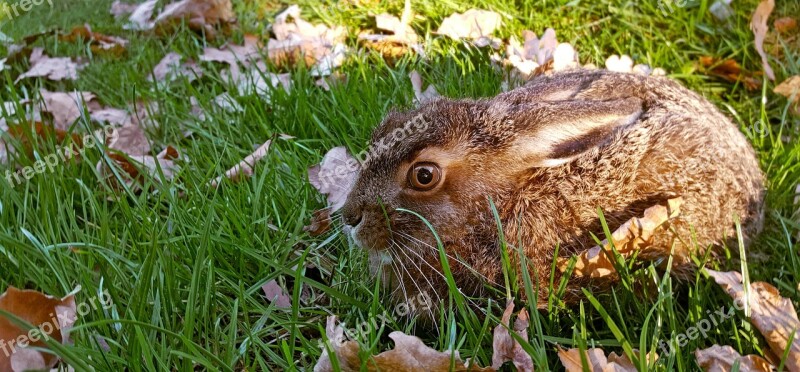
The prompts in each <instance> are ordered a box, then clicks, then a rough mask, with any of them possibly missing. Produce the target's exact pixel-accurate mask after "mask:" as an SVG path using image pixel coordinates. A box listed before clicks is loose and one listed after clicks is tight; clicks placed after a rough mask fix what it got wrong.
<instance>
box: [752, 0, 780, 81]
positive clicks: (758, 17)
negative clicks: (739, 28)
mask: <svg viewBox="0 0 800 372" xmlns="http://www.w3.org/2000/svg"><path fill="white" fill-rule="evenodd" d="M773 9H775V0H761V3H759V4H758V6H757V7H756V10H755V12H753V18H752V19H751V21H750V29H751V30H753V34H754V35H755V44H756V51H758V55H760V56H761V65H762V66H763V68H764V75H767V77H768V78H769V79H770V80H773V81H774V80H775V73H774V72H772V67H770V65H769V59H768V58H767V53H766V52H765V51H764V39H765V38H766V37H767V32H768V31H769V25H767V20H768V19H769V15H770V14H772V10H773Z"/></svg>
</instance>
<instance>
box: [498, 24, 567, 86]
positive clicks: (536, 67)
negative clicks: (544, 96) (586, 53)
mask: <svg viewBox="0 0 800 372" xmlns="http://www.w3.org/2000/svg"><path fill="white" fill-rule="evenodd" d="M522 38H523V42H522V44H520V42H519V41H518V40H517V38H516V37H514V36H512V37H511V38H510V39H509V41H508V45H507V46H506V51H505V52H506V54H505V56H504V57H503V58H501V57H500V55H499V54H497V53H495V54H494V55H492V61H493V62H495V63H499V64H501V65H502V66H511V67H513V69H514V73H515V74H517V75H518V76H516V77H518V78H521V79H522V80H527V79H530V78H531V77H533V76H537V75H541V74H543V73H546V72H549V71H550V70H552V71H562V70H567V69H570V68H576V67H580V64H579V63H578V53H577V52H576V51H575V49H574V48H573V47H572V45H571V44H569V43H559V42H558V40H557V39H556V32H555V30H553V29H552V28H548V29H547V30H545V32H544V33H543V34H542V38H541V39H539V37H537V36H536V34H535V33H534V32H532V31H528V30H525V31H522Z"/></svg>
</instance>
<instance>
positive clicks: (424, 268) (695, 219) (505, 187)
mask: <svg viewBox="0 0 800 372" xmlns="http://www.w3.org/2000/svg"><path fill="white" fill-rule="evenodd" d="M420 119H422V120H424V123H425V124H426V125H425V126H424V128H423V126H419V128H420V129H424V130H418V131H411V132H410V133H407V134H406V135H405V136H404V138H403V140H402V141H394V142H391V143H392V146H391V148H390V149H389V150H388V151H385V152H384V153H381V154H377V155H376V156H374V157H373V158H372V159H371V160H370V161H369V163H367V164H365V168H364V170H363V171H362V172H361V175H360V177H359V179H358V180H357V181H356V185H355V188H354V191H353V192H352V193H351V194H350V196H349V198H348V201H347V203H346V204H345V207H344V209H343V218H344V221H345V223H346V224H347V225H350V226H352V227H353V228H352V229H351V231H352V233H351V235H352V236H353V237H354V238H355V241H356V242H357V243H358V244H359V245H361V246H362V247H363V248H365V249H367V250H368V252H370V256H371V257H372V258H375V259H374V260H372V262H373V264H374V268H375V269H378V271H380V272H382V273H383V274H384V280H387V281H388V282H389V283H393V284H392V285H394V286H396V287H397V288H398V291H397V295H398V296H400V297H408V296H411V295H412V294H415V293H416V292H418V291H424V292H429V293H430V294H432V295H434V296H437V295H442V294H444V293H446V292H445V290H446V287H445V284H444V283H445V281H444V280H442V279H441V274H440V270H441V263H440V261H439V255H438V253H437V252H436V250H435V248H434V247H435V246H436V243H435V242H436V241H435V238H434V236H433V234H432V233H431V232H430V231H429V229H427V228H426V227H425V224H424V223H423V222H421V221H420V220H419V218H418V217H416V216H414V215H412V214H409V213H407V212H401V211H397V209H398V208H403V209H409V210H413V211H416V212H418V213H419V214H420V215H421V216H423V217H425V218H426V219H427V220H428V221H430V223H431V224H432V226H433V227H434V228H435V229H436V232H437V234H438V235H439V236H440V238H441V240H442V243H443V245H444V248H445V251H446V253H447V254H448V255H449V257H450V260H449V261H450V265H451V266H452V270H453V273H454V276H455V278H456V281H457V284H458V285H459V287H461V288H462V290H463V291H465V292H468V293H469V294H473V295H478V294H480V292H481V290H482V289H483V288H484V282H485V281H488V282H489V283H495V284H497V283H501V282H502V271H501V259H500V257H501V254H500V250H499V237H498V231H497V224H496V222H495V220H494V218H493V215H492V212H491V209H490V205H489V199H491V200H492V201H493V202H494V203H495V205H496V207H497V211H498V213H499V216H500V219H501V222H502V224H503V230H504V231H503V232H504V236H505V239H506V241H508V242H509V243H510V244H511V245H512V246H513V247H519V248H521V249H522V251H523V252H524V254H525V256H526V257H527V259H528V260H529V261H530V262H531V263H532V267H533V268H534V270H532V272H531V274H532V275H538V277H539V282H540V283H548V282H549V273H550V267H551V264H552V262H553V259H554V257H553V255H554V252H555V248H556V246H560V247H561V249H560V251H559V252H560V253H559V255H560V256H563V257H569V256H570V255H572V254H574V253H575V252H577V251H581V250H583V249H586V248H589V247H591V246H594V245H596V244H595V242H594V240H593V238H592V237H591V234H595V235H597V236H602V235H603V234H602V228H601V226H600V222H599V218H598V215H597V208H598V207H599V208H601V209H602V210H603V211H604V216H605V217H606V220H607V221H608V225H609V228H610V229H612V230H614V229H616V228H617V227H618V226H619V225H621V224H622V223H624V222H625V221H627V220H629V219H630V218H632V217H637V216H641V215H642V213H643V211H644V210H645V209H646V208H648V207H651V206H653V205H656V204H659V203H663V202H665V201H666V200H667V199H671V198H675V197H682V198H683V201H684V203H683V205H682V207H681V213H680V215H679V217H678V218H677V219H676V220H674V221H672V222H671V224H670V227H671V229H670V232H667V233H663V234H659V235H657V238H656V248H664V249H666V250H669V248H668V247H670V246H672V245H673V244H674V246H675V250H676V252H677V253H688V252H689V251H691V250H693V249H695V247H697V249H701V250H702V249H705V248H706V247H709V246H713V245H719V244H720V243H723V242H724V241H725V240H726V239H729V238H731V237H734V236H735V225H734V219H735V216H738V217H739V218H740V219H741V221H742V226H743V230H744V234H745V237H746V238H747V237H749V236H752V235H753V234H755V233H756V232H757V231H758V230H760V228H761V224H762V218H763V217H762V215H763V176H762V173H761V171H760V169H759V166H758V161H757V159H756V156H755V153H754V151H753V149H752V148H751V146H750V145H749V144H748V142H747V140H746V139H745V137H744V136H743V135H742V134H741V133H740V132H739V130H738V129H737V128H736V126H734V124H733V123H731V121H730V120H729V119H727V118H726V117H725V116H724V115H722V114H721V113H720V112H719V111H718V110H717V109H716V107H714V106H713V105H712V104H711V103H709V102H708V101H706V100H705V99H703V98H702V97H700V96H698V95H697V94H695V93H693V92H691V91H689V90H687V89H685V88H683V87H682V86H680V85H679V84H678V83H676V82H674V81H672V80H669V79H666V78H655V77H642V76H637V75H630V74H618V73H610V72H603V71H580V72H572V73H566V74H556V75H553V76H551V77H543V78H538V79H536V80H534V81H532V82H530V83H528V84H527V85H525V86H523V87H521V88H518V89H516V90H513V91H510V92H508V93H504V94H501V95H499V96H497V97H495V98H492V99H488V100H478V101H472V100H460V101H451V100H438V101H434V102H432V103H429V104H427V105H424V106H423V107H420V108H419V109H418V110H416V111H413V112H407V113H393V114H391V115H389V117H387V119H386V120H385V121H384V123H383V124H382V125H381V126H380V127H379V128H378V129H377V130H376V132H375V135H374V139H375V140H376V141H384V143H385V140H384V138H385V137H387V136H392V135H393V134H392V133H396V131H397V128H403V125H404V123H406V122H409V121H411V120H417V121H419V120H420ZM406 127H407V126H406ZM431 174H432V175H431ZM420 181H422V182H420ZM425 181H429V182H428V183H426V182H425ZM431 185H432V186H431ZM429 187H430V188H429ZM378 200H380V202H378ZM387 217H388V221H387ZM359 222H360V223H359ZM680 256H681V257H686V256H687V255H686V254H682V255H680ZM378 258H380V259H378ZM380 269H384V270H380ZM534 280H535V279H534ZM539 289H540V294H541V295H543V296H544V295H546V294H547V293H548V290H549V288H547V286H545V285H541V286H540V288H539ZM540 298H541V297H540Z"/></svg>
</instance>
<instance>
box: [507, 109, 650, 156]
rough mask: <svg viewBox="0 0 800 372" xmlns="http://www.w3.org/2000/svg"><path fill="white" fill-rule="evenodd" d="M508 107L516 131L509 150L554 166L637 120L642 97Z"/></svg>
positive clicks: (606, 138)
mask: <svg viewBox="0 0 800 372" xmlns="http://www.w3.org/2000/svg"><path fill="white" fill-rule="evenodd" d="M507 110H510V111H509V112H507V115H506V117H507V118H509V119H511V120H512V121H513V126H514V130H515V131H516V136H515V137H516V139H515V140H514V142H513V143H512V145H511V148H510V153H511V154H513V155H514V157H518V158H519V160H521V161H523V162H524V164H525V165H526V166H534V167H554V166H558V165H561V164H564V163H567V162H569V161H571V160H573V159H575V158H576V157H578V156H579V155H580V154H582V153H584V152H586V151H588V150H591V149H592V148H594V147H597V146H600V145H603V144H604V143H606V142H607V141H608V140H609V139H610V138H611V136H612V135H613V134H614V132H615V130H617V129H619V128H622V127H625V126H627V125H630V124H633V123H634V122H636V121H637V119H638V118H639V116H640V115H641V114H642V101H641V100H640V99H638V98H625V99H617V100H608V101H575V100H572V101H560V102H540V103H531V104H523V105H515V106H512V107H507Z"/></svg>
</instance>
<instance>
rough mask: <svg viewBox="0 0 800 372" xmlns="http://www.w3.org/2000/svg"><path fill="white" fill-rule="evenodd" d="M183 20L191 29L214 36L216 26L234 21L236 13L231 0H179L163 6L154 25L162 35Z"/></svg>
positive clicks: (172, 29) (210, 36)
mask: <svg viewBox="0 0 800 372" xmlns="http://www.w3.org/2000/svg"><path fill="white" fill-rule="evenodd" d="M183 22H185V23H186V24H187V25H188V26H189V28H191V29H192V30H195V31H197V32H202V33H204V34H205V35H206V36H207V37H209V38H214V37H215V36H216V27H217V26H227V25H230V24H233V23H235V22H236V14H235V13H234V12H233V6H232V5H231V0H181V1H178V2H175V3H172V4H169V5H167V6H166V7H164V11H163V12H161V14H159V15H158V16H157V17H156V20H155V22H154V26H155V28H156V31H157V32H158V33H159V34H162V35H163V34H167V33H171V32H173V31H174V29H175V27H176V26H178V25H180V24H181V23H183Z"/></svg>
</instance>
